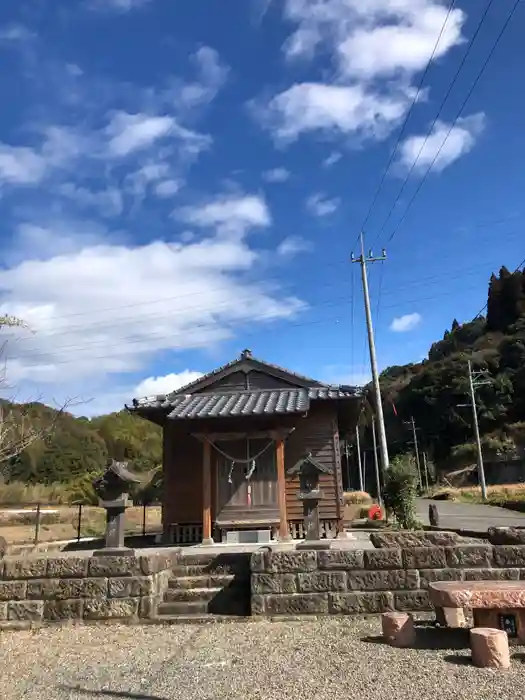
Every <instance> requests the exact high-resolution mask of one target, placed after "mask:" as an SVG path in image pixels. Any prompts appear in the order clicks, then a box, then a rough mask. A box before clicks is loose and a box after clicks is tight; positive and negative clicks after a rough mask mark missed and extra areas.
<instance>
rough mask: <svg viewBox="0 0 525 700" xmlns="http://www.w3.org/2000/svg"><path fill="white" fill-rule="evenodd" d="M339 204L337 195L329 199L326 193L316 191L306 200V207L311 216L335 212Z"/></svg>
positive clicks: (322, 215) (323, 215)
mask: <svg viewBox="0 0 525 700" xmlns="http://www.w3.org/2000/svg"><path fill="white" fill-rule="evenodd" d="M340 204H341V200H340V199H339V198H337V197H334V198H333V199H330V198H328V197H326V195H324V194H322V193H320V192H317V193H315V194H312V195H311V196H310V197H308V199H307V200H306V208H307V209H308V211H309V212H310V214H312V215H313V216H317V217H325V216H330V215H331V214H335V212H336V211H337V210H338V208H339V206H340Z"/></svg>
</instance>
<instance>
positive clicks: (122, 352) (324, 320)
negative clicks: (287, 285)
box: [9, 315, 341, 369]
mask: <svg viewBox="0 0 525 700" xmlns="http://www.w3.org/2000/svg"><path fill="white" fill-rule="evenodd" d="M340 318H341V317H340V315H338V316H332V317H330V318H321V319H318V320H316V321H308V322H306V323H291V324H288V328H298V327H305V326H313V325H316V324H320V323H327V322H330V321H339V319H340ZM259 332H260V329H257V330H254V331H247V332H246V333H244V334H243V335H244V336H250V335H256V334H257V333H259ZM163 337H164V338H167V337H169V336H163ZM186 338H187V336H186ZM141 340H142V341H143V342H150V339H149V338H144V339H141ZM131 342H132V341H129V343H127V344H126V345H129V344H130V343H131ZM203 344H204V343H199V346H200V345H203ZM114 347H115V349H117V347H118V348H119V357H121V356H125V355H130V354H131V355H133V354H136V351H135V352H127V351H126V349H125V348H122V350H120V344H119V346H117V345H115V346H114ZM169 349H170V350H179V349H188V343H187V342H186V343H184V345H172V346H171V347H170V348H169ZM151 352H152V353H155V352H160V350H158V349H154V350H152V351H151ZM114 357H115V355H114V354H110V355H107V354H106V355H86V356H85V359H86V360H106V359H113V358H114ZM19 359H24V358H20V357H12V358H9V361H14V360H19ZM82 359H84V358H82V356H79V355H76V356H75V357H73V358H71V359H68V360H57V361H52V362H50V363H49V364H52V365H66V364H71V363H73V362H75V363H77V364H78V363H79V362H81V361H82ZM42 364H44V363H43V362H38V363H33V364H25V365H24V368H26V369H27V368H31V367H41V366H42Z"/></svg>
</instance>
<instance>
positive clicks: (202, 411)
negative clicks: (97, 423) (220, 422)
mask: <svg viewBox="0 0 525 700" xmlns="http://www.w3.org/2000/svg"><path fill="white" fill-rule="evenodd" d="M356 395H357V392H356V390H355V389H353V388H352V387H339V386H326V387H311V388H310V389H299V388H297V389H295V388H294V389H265V390H259V391H235V392H222V393H219V394H217V393H211V392H210V393H206V394H205V393H201V394H169V395H167V396H166V395H161V396H149V397H146V398H144V399H135V400H134V401H133V407H132V408H133V409H135V410H137V409H141V408H161V409H165V410H167V409H171V412H170V414H169V416H170V417H171V418H202V417H204V416H206V417H209V418H212V417H214V416H237V415H239V416H247V415H263V414H265V413H268V414H270V413H302V412H303V411H307V410H308V408H309V406H310V401H318V400H325V401H326V400H330V399H332V400H333V399H348V398H351V397H353V396H356Z"/></svg>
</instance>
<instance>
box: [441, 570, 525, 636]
mask: <svg viewBox="0 0 525 700" xmlns="http://www.w3.org/2000/svg"><path fill="white" fill-rule="evenodd" d="M429 595H430V600H431V602H432V604H433V605H434V607H435V609H436V620H437V622H439V623H441V624H445V625H447V626H448V627H461V626H463V625H464V615H463V610H464V609H465V608H466V609H470V610H472V612H473V615H474V626H475V627H491V628H494V629H501V630H505V632H507V634H508V636H509V641H511V642H512V641H514V642H524V641H525V581H463V582H462V581H437V582H435V583H431V584H429Z"/></svg>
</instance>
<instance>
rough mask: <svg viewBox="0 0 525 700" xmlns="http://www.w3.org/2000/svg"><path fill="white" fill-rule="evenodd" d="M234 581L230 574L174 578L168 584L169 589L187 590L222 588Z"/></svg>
mask: <svg viewBox="0 0 525 700" xmlns="http://www.w3.org/2000/svg"><path fill="white" fill-rule="evenodd" d="M234 580H235V576H233V575H232V574H217V575H213V574H212V575H211V576H208V575H205V576H174V577H173V578H170V580H169V582H168V587H169V588H176V589H183V590H187V589H189V588H219V587H220V588H223V587H224V586H228V585H230V584H231V583H232V581H234Z"/></svg>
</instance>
